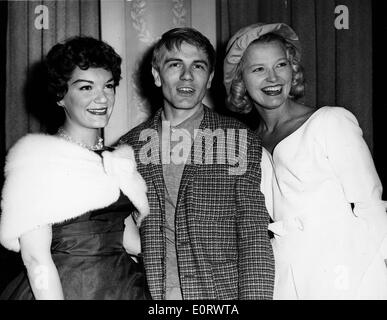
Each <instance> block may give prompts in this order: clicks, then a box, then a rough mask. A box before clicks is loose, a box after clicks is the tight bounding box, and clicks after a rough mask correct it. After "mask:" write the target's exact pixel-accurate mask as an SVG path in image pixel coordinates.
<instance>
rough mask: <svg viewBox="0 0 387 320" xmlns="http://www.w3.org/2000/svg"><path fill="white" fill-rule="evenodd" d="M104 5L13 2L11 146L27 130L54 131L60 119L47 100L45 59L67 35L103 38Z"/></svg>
mask: <svg viewBox="0 0 387 320" xmlns="http://www.w3.org/2000/svg"><path fill="white" fill-rule="evenodd" d="M39 6H43V7H39ZM99 8H100V7H99V1H95V0H71V1H63V0H59V1H53V0H50V1H9V2H8V28H7V45H6V47H7V62H6V65H7V67H6V77H7V82H6V103H5V142H4V143H5V147H6V149H8V148H9V147H10V146H11V145H12V144H13V143H14V142H15V141H16V140H18V139H19V138H20V137H21V136H23V135H25V134H26V133H27V132H39V131H42V130H43V131H44V130H46V131H50V129H51V127H53V126H54V125H55V124H56V123H55V121H60V119H57V117H58V116H57V115H56V114H55V108H56V106H55V105H49V101H48V100H47V94H46V91H45V78H44V74H43V73H42V65H41V61H42V58H43V57H44V56H45V55H46V54H47V52H48V50H49V49H50V48H51V47H52V46H53V45H54V44H55V43H57V42H59V41H62V40H64V39H65V38H67V37H70V36H75V35H80V34H83V35H90V36H93V37H96V38H99V37H100V30H99ZM42 19H43V20H42ZM47 20H48V25H47V26H46V25H45V23H46V22H47ZM40 26H43V27H47V29H45V28H43V29H42V28H41V27H40ZM55 116H56V117H55Z"/></svg>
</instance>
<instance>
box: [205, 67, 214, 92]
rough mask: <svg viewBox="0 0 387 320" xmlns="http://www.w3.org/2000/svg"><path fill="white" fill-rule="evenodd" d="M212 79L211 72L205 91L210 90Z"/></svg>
mask: <svg viewBox="0 0 387 320" xmlns="http://www.w3.org/2000/svg"><path fill="white" fill-rule="evenodd" d="M213 78H214V71H212V72H211V74H210V77H209V78H208V81H207V89H210V88H211V83H212V79H213Z"/></svg>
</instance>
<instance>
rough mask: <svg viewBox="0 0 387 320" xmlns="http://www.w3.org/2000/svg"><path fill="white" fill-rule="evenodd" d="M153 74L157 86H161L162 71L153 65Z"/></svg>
mask: <svg viewBox="0 0 387 320" xmlns="http://www.w3.org/2000/svg"><path fill="white" fill-rule="evenodd" d="M152 75H153V79H154V80H155V85H156V86H157V87H161V78H160V73H159V72H158V71H157V70H156V69H155V68H154V67H152Z"/></svg>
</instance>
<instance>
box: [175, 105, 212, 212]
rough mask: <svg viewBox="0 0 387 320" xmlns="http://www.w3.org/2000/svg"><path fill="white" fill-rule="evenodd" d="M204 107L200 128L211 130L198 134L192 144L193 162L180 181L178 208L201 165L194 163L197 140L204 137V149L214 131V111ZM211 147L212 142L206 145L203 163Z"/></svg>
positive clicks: (187, 167)
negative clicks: (207, 139) (207, 138)
mask: <svg viewBox="0 0 387 320" xmlns="http://www.w3.org/2000/svg"><path fill="white" fill-rule="evenodd" d="M203 107H204V116H203V120H202V122H201V123H200V126H199V130H205V129H209V130H208V131H207V132H206V131H204V135H202V136H200V135H197V136H196V138H195V141H194V143H193V144H192V147H191V154H190V157H191V162H190V163H189V164H186V165H185V167H184V170H183V176H182V177H181V181H180V188H179V194H178V197H177V204H176V208H178V205H179V202H180V200H181V197H182V195H183V194H184V192H185V189H186V188H187V186H188V184H190V183H191V182H192V180H193V177H194V175H195V174H196V172H197V170H198V168H199V166H200V164H195V163H194V146H195V143H198V141H197V140H198V139H202V150H203V146H205V141H206V137H207V136H209V135H210V136H211V137H212V131H213V130H214V126H215V119H214V115H213V112H212V111H211V110H210V109H209V108H208V107H206V106H205V105H203ZM203 136H204V139H203ZM211 148H212V145H211V144H210V143H208V144H207V145H206V150H205V152H204V153H203V154H202V157H201V158H202V163H203V164H204V159H205V155H206V154H207V153H208V152H209V151H211V150H210V149H211Z"/></svg>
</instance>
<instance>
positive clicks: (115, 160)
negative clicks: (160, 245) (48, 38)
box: [0, 37, 149, 300]
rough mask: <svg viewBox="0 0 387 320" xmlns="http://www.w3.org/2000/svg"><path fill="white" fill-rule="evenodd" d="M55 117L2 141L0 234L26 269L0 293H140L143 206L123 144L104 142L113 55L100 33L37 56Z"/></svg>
mask: <svg viewBox="0 0 387 320" xmlns="http://www.w3.org/2000/svg"><path fill="white" fill-rule="evenodd" d="M46 65H47V71H48V80H49V89H50V91H51V92H52V93H53V95H54V98H55V100H56V102H57V105H58V106H60V107H61V108H63V111H64V113H65V121H64V124H63V126H62V127H61V128H59V130H58V133H57V134H56V135H54V136H51V135H45V134H28V135H27V136H25V137H23V138H21V139H20V140H19V141H18V142H17V143H16V144H15V145H14V146H13V147H12V148H11V149H10V151H9V153H8V155H7V159H6V166H5V177H6V181H5V184H4V188H3V192H2V204H1V205H2V216H1V221H0V242H1V244H2V245H3V246H4V247H6V248H7V249H9V250H13V251H20V252H21V256H22V259H23V263H24V265H25V267H26V271H25V272H23V273H22V274H20V275H19V276H18V277H17V278H16V279H15V280H14V281H13V282H11V283H10V285H9V286H8V287H7V288H6V289H5V291H4V292H3V293H2V296H1V298H2V299H23V300H24V299H93V300H94V299H147V298H149V293H148V289H147V284H146V280H145V276H144V272H143V268H142V264H141V263H138V262H136V261H138V260H137V259H139V257H136V256H138V255H139V254H140V252H141V246H140V238H139V232H138V226H139V225H140V223H141V221H142V220H143V219H144V218H145V217H146V215H147V214H148V213H149V206H148V202H147V196H146V184H145V182H144V181H143V179H142V177H141V176H140V175H139V173H138V172H137V170H136V163H135V159H134V155H133V150H132V149H131V148H130V147H127V146H120V147H118V148H117V149H112V148H108V147H105V146H104V144H103V139H102V138H101V137H100V130H101V129H102V128H104V127H105V126H106V125H107V123H108V121H109V118H110V115H111V113H112V111H113V105H114V100H115V93H116V87H117V86H118V84H119V81H120V78H121V58H120V56H119V55H118V54H117V53H116V52H115V51H114V49H113V48H112V47H111V46H109V45H108V44H107V43H105V42H103V41H100V40H96V39H94V38H91V37H75V38H71V39H69V40H67V41H65V42H64V43H61V44H57V45H55V46H54V47H53V48H52V49H51V50H50V51H49V53H48V55H47V59H46Z"/></svg>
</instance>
